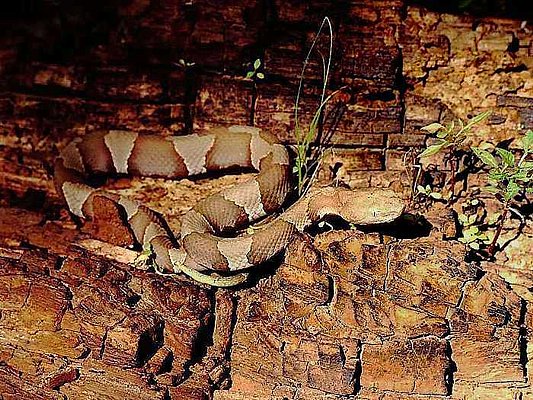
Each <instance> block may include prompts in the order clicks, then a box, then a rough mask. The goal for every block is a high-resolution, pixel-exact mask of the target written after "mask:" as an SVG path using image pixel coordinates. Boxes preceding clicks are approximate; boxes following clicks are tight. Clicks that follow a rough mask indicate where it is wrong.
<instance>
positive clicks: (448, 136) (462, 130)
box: [419, 111, 491, 158]
mask: <svg viewBox="0 0 533 400" xmlns="http://www.w3.org/2000/svg"><path fill="white" fill-rule="evenodd" d="M490 114H491V112H490V111H485V112H483V113H481V114H479V115H476V116H475V117H473V118H472V119H470V120H469V121H468V122H467V123H466V125H465V123H464V122H463V121H462V120H461V119H459V120H458V125H457V126H456V124H455V122H454V121H452V122H451V123H450V124H448V125H447V126H444V125H442V124H439V123H438V122H434V123H432V124H429V125H426V126H424V127H422V128H420V129H421V130H423V131H426V132H428V133H430V134H434V135H436V137H437V139H436V141H435V143H433V144H432V145H430V146H428V147H427V148H426V149H425V150H424V151H423V152H422V153H420V156H419V157H420V158H424V157H429V156H431V155H433V154H436V153H438V152H440V151H441V150H444V149H447V148H450V149H451V150H452V151H454V150H459V148H460V146H461V145H462V144H463V142H464V141H465V139H466V138H467V137H468V134H469V133H470V132H471V131H472V128H473V127H474V126H475V125H476V124H479V123H480V122H481V121H483V120H484V119H485V118H487V117H488V116H489V115H490Z"/></svg>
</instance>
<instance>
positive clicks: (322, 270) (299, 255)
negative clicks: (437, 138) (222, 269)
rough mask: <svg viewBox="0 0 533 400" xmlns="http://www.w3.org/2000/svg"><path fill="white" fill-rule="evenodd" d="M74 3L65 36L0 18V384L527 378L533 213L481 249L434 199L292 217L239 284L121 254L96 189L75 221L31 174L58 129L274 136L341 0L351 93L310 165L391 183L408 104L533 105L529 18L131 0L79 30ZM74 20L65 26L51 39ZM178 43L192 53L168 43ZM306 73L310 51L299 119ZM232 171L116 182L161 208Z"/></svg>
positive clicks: (48, 389)
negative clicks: (392, 221)
mask: <svg viewBox="0 0 533 400" xmlns="http://www.w3.org/2000/svg"><path fill="white" fill-rule="evenodd" d="M91 10H92V13H90V14H89V15H83V20H84V21H82V22H79V21H80V19H79V18H78V20H76V18H73V19H72V20H71V21H66V25H65V26H64V27H63V28H65V29H64V32H63V33H62V34H61V35H57V32H55V31H54V29H55V28H54V27H53V26H52V27H51V26H50V25H47V24H46V22H44V21H40V22H37V24H38V26H39V27H40V28H42V29H35V26H36V25H34V24H32V25H31V27H30V29H29V30H28V31H27V32H26V34H28V32H30V33H31V32H40V33H42V34H43V36H41V37H40V38H35V39H36V40H28V37H27V36H26V37H24V36H22V37H5V36H4V35H3V34H0V88H1V89H2V93H0V117H1V118H0V154H1V157H0V170H1V172H0V186H1V188H2V192H1V195H0V204H1V206H2V208H0V294H1V296H0V394H1V396H3V398H8V399H9V398H16V399H26V398H27V399H64V398H65V397H68V398H80V399H84V398H87V399H89V398H95V397H98V398H111V399H113V398H116V399H123V398H141V399H143V398H146V399H153V398H155V399H159V398H160V399H185V398H187V399H209V398H215V399H224V400H228V399H257V400H261V399H270V398H274V399H285V398H287V399H293V398H300V399H329V400H335V399H344V400H346V399H354V400H355V399H387V400H392V399H398V400H399V399H417V400H420V399H425V400H427V399H431V400H433V399H442V398H443V396H446V395H448V397H447V398H450V399H486V398H523V399H525V398H528V397H530V396H533V393H531V392H532V391H531V388H530V383H529V382H531V376H530V375H531V373H530V370H531V368H530V365H529V360H530V359H531V357H532V356H533V351H532V348H531V343H530V339H529V335H530V332H531V327H532V319H531V313H530V309H531V301H532V300H533V296H531V290H530V288H531V287H532V286H533V284H532V283H531V282H532V279H533V277H532V275H531V272H530V265H528V261H529V262H530V258H528V256H529V254H528V253H527V252H526V251H525V249H528V245H530V243H531V237H532V233H531V228H529V229H530V230H529V231H527V230H526V231H524V235H523V236H522V237H521V238H520V239H519V240H515V241H513V242H512V243H511V244H510V245H509V246H508V247H507V249H506V257H508V258H505V257H504V258H501V259H498V261H497V263H494V264H487V265H484V271H480V270H479V269H477V267H476V266H475V265H470V264H468V263H465V262H464V259H463V255H464V252H463V248H462V246H459V245H457V244H453V243H452V242H451V241H450V238H452V237H454V235H455V226H454V224H453V223H452V217H451V216H449V215H441V216H439V215H427V216H426V217H427V219H428V221H429V222H430V223H431V224H432V225H433V227H432V230H431V236H430V237H427V238H425V237H424V238H418V239H407V238H405V239H401V240H398V239H390V238H381V237H380V236H379V235H377V234H370V233H369V234H362V233H353V232H352V233H347V232H342V233H327V234H322V235H320V236H319V237H317V238H316V239H311V238H305V237H304V238H297V239H295V240H294V242H293V243H292V245H291V246H290V248H289V249H288V252H287V255H286V258H285V259H284V260H279V264H281V266H279V268H277V269H276V266H277V265H278V264H276V265H274V264H271V265H266V266H265V272H264V273H263V274H261V275H260V276H259V277H258V278H257V283H256V284H255V285H252V286H251V287H246V288H241V289H239V290H238V291H235V292H233V291H231V292H223V291H217V292H214V291H212V290H207V289H203V288H199V287H197V286H194V285H191V283H190V282H189V281H187V280H185V279H183V280H182V279H178V280H174V279H165V278H163V277H161V276H158V275H155V274H153V273H151V272H149V271H147V270H141V269H136V268H134V267H133V262H134V260H135V255H136V253H134V252H132V251H131V250H127V249H123V248H119V247H115V246H113V244H116V245H130V244H132V243H133V240H132V237H131V236H129V232H128V231H127V230H125V229H124V227H123V226H122V225H121V224H120V218H119V216H118V211H117V210H116V209H113V207H111V206H110V204H107V205H106V204H103V205H102V207H101V210H102V213H101V214H100V215H99V220H98V219H97V221H95V223H94V224H91V225H85V226H83V227H82V228H81V230H80V229H77V227H76V224H75V222H74V221H72V220H70V219H69V217H68V216H67V215H66V213H65V211H64V210H62V211H58V208H57V198H56V197H54V192H53V187H52V186H53V185H52V180H51V174H50V172H51V168H50V167H51V165H52V164H53V161H54V159H55V157H56V156H57V154H58V150H59V149H60V148H63V147H64V145H65V144H66V143H68V142H69V141H70V140H71V139H72V138H74V137H78V136H81V135H84V134H85V133H86V132H88V131H91V130H93V129H97V128H105V129H113V128H119V129H131V130H134V131H136V132H140V133H154V132H159V133H161V134H162V135H169V134H175V133H176V132H180V133H189V132H190V131H192V130H194V129H197V128H200V127H208V126H211V125H218V124H220V123H227V124H249V123H250V122H253V123H254V124H255V125H257V126H260V127H262V128H266V129H269V130H274V131H275V132H278V134H279V137H280V139H282V140H284V141H287V142H291V141H292V135H291V129H292V128H293V126H294V120H293V106H294V96H295V93H296V82H297V77H298V74H299V73H300V69H301V62H302V60H303V58H304V57H305V53H306V52H307V49H308V47H309V43H310V41H311V40H312V34H313V32H314V31H315V29H316V27H317V26H318V24H319V23H320V19H321V16H322V15H324V14H326V13H327V14H328V15H330V16H331V17H332V19H333V20H337V21H339V22H338V25H337V29H336V44H335V45H336V47H337V50H338V52H337V54H336V56H335V59H334V64H335V65H334V67H333V70H334V71H335V73H334V76H333V77H332V86H331V88H332V89H337V88H339V87H342V86H345V85H346V86H348V90H347V91H348V94H349V95H351V98H350V99H349V100H348V104H346V109H345V111H344V118H343V119H341V121H340V123H339V126H338V130H337V132H336V134H335V138H334V140H336V141H337V143H338V144H341V145H343V147H342V148H339V149H336V151H335V152H333V153H332V154H330V155H328V158H327V159H326V162H325V165H326V168H325V169H324V171H322V172H321V175H320V177H321V178H324V179H326V180H327V179H330V178H332V177H337V178H338V179H339V180H342V181H344V182H346V183H348V184H349V185H350V186H352V187H355V186H363V187H368V186H384V187H389V186H393V187H395V188H397V189H399V190H401V189H403V188H404V187H405V183H406V182H408V180H407V179H404V175H405V161H404V156H405V155H406V153H407V152H408V151H413V149H417V148H419V147H420V146H422V145H423V144H424V143H425V137H424V135H421V134H420V132H419V130H418V128H419V127H420V126H422V125H425V124H426V123H429V122H433V121H436V120H440V121H446V120H448V119H449V118H451V117H453V116H462V117H464V116H466V115H467V114H469V113H476V112H478V111H483V110H484V109H485V108H493V109H495V110H496V112H495V113H494V114H493V116H492V117H491V119H490V120H489V122H488V128H487V132H488V133H487V137H490V138H491V139H494V140H500V139H507V138H509V137H510V136H508V135H510V134H511V133H512V132H513V131H514V130H515V128H516V125H518V124H521V125H522V126H523V127H524V128H531V127H532V123H533V122H532V121H533V119H532V118H531V115H532V113H531V110H532V102H531V98H533V94H532V92H531V90H532V86H531V68H532V64H531V54H532V48H531V46H532V43H533V40H532V34H531V29H530V28H529V27H528V26H526V27H525V28H524V27H521V24H520V22H518V21H508V20H501V19H500V20H498V19H473V18H470V17H460V16H451V15H442V14H437V13H433V12H429V11H427V10H423V9H420V8H417V7H406V6H405V4H404V2H403V1H394V2H391V1H375V0H372V1H370V0H363V1H360V2H335V3H333V2H323V1H319V2H315V1H312V2H299V1H288V2H287V1H284V2H281V1H278V0H276V1H274V2H262V1H257V2H255V1H251V2H246V3H239V2H233V3H232V4H231V5H228V6H227V7H220V5H219V4H218V3H217V2H201V3H199V2H189V1H175V0H161V1H158V2H152V1H144V0H141V1H137V0H132V1H127V2H122V3H121V5H120V7H119V8H117V12H116V14H114V15H113V18H111V20H112V21H115V22H116V21H117V19H120V23H116V24H115V22H113V24H112V25H111V26H107V27H106V26H104V27H103V28H104V32H103V34H102V31H100V35H99V37H98V40H101V42H91V40H90V39H91V38H90V37H88V36H89V34H88V33H87V32H89V31H91V32H92V27H93V26H94V24H92V23H93V22H94V21H98V22H101V21H104V22H105V21H107V19H106V17H107V16H106V15H101V14H100V13H101V12H109V11H102V10H94V9H92V8H91ZM106 10H107V9H106ZM87 17H89V18H87ZM50 20H53V19H50ZM76 21H78V22H76ZM211 21H215V23H211ZM272 21H274V22H275V23H272ZM80 23H81V26H79V24H80ZM86 24H87V25H86ZM88 25H91V29H88V30H87V29H83V28H85V27H87V26H88ZM104 25H105V23H104ZM228 27H230V28H228ZM78 28H81V29H78ZM273 28H274V29H273ZM69 29H70V31H69ZM98 29H102V26H99V28H98ZM106 29H107V31H106ZM528 29H529V30H528ZM74 31H76V32H80V34H81V36H80V43H79V44H78V45H79V47H76V48H75V49H73V50H72V54H67V55H65V54H59V55H58V53H60V50H61V49H70V48H71V47H70V46H69V45H68V44H69V42H68V37H70V36H72V32H74ZM84 35H85V36H84ZM30 36H31V35H30ZM56 37H59V39H58V40H57V41H56V40H55V39H56ZM65 40H67V46H65V43H64V41H65ZM258 55H260V56H264V57H263V62H264V65H265V68H266V70H265V73H266V76H267V79H266V80H265V81H263V82H259V83H258V84H257V87H254V85H253V83H252V82H251V81H250V80H246V79H245V78H243V75H244V72H245V71H243V69H245V68H244V67H243V65H244V64H246V63H249V62H250V61H253V60H254V59H255V57H257V56H258ZM180 58H183V59H184V61H186V62H196V66H194V67H191V68H189V67H187V68H181V67H177V66H175V64H174V63H176V61H177V60H179V59H180ZM139 60H141V61H142V62H138V61H139ZM319 78H320V74H319V69H318V68H317V64H316V63H314V64H312V65H311V68H310V74H309V86H312V87H313V89H311V90H310V92H311V96H309V98H306V99H304V101H303V102H302V115H303V117H304V119H306V118H307V119H308V118H309V114H310V113H312V112H313V107H314V106H316V102H315V101H314V100H315V98H316V94H317V93H318V92H319V87H318V85H319ZM369 171H372V172H371V173H369ZM245 179H246V178H244V177H240V176H239V177H236V176H231V177H224V178H220V179H219V181H218V183H212V182H210V181H207V180H199V181H188V180H185V181H182V182H180V183H179V185H176V184H175V183H169V182H163V181H162V180H159V179H146V180H143V181H139V180H134V182H133V184H132V185H131V188H129V189H125V190H124V185H123V184H122V183H121V182H120V181H119V182H116V183H115V184H114V185H113V187H114V188H115V189H117V188H118V189H123V190H122V192H124V193H127V194H129V195H132V196H133V197H135V198H136V199H137V200H140V201H142V202H143V203H145V204H147V205H149V206H150V207H154V208H156V209H158V210H159V211H161V212H163V213H165V214H166V215H171V216H179V215H181V214H183V213H184V212H185V211H186V210H187V209H188V208H189V207H190V205H191V204H192V203H194V202H196V201H198V199H200V198H202V197H205V196H207V195H208V194H209V193H212V192H213V191H216V190H218V189H220V188H222V187H227V186H228V185H230V184H233V183H235V182H242V181H243V180H245ZM143 190H144V191H143ZM45 194H46V196H45ZM45 198H46V202H45V201H44V200H45ZM177 199H180V200H177ZM30 210H33V211H30ZM441 211H442V210H440V211H439V210H436V211H435V212H436V213H441ZM176 221H178V219H177V218H174V219H172V220H171V227H172V228H173V230H174V231H177V230H178V229H179V226H178V225H179V223H178V222H176ZM102 222H105V224H103V223H102ZM406 229H407V228H406ZM97 239H101V240H102V241H99V240H97ZM443 239H444V241H443ZM104 241H105V242H104ZM110 243H111V244H110ZM502 278H503V279H505V280H503V279H502ZM509 284H510V286H509ZM519 296H520V297H519ZM1 396H0V397H1Z"/></svg>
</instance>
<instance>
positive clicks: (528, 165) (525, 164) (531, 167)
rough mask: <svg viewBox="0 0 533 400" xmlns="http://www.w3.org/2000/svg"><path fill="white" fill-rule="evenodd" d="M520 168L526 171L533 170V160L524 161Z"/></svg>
mask: <svg viewBox="0 0 533 400" xmlns="http://www.w3.org/2000/svg"><path fill="white" fill-rule="evenodd" d="M520 169H522V170H526V171H532V170H533V162H531V161H523V162H522V164H520Z"/></svg>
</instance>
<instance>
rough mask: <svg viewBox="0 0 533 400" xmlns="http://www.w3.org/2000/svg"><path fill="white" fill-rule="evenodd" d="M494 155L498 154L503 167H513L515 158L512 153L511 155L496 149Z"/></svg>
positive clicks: (503, 150) (508, 152)
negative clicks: (503, 164)
mask: <svg viewBox="0 0 533 400" xmlns="http://www.w3.org/2000/svg"><path fill="white" fill-rule="evenodd" d="M496 153H498V155H499V156H500V157H501V158H502V160H503V162H504V163H505V165H507V166H509V167H514V163H515V158H514V154H513V153H511V152H510V151H509V150H505V149H501V148H499V147H496Z"/></svg>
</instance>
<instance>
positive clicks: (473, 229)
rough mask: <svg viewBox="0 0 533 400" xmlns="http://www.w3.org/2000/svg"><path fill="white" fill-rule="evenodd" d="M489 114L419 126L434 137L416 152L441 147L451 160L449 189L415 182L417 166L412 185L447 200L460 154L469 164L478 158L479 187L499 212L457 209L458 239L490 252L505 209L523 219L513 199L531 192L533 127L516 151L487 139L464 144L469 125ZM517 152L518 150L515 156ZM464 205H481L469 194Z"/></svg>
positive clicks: (426, 154)
mask: <svg viewBox="0 0 533 400" xmlns="http://www.w3.org/2000/svg"><path fill="white" fill-rule="evenodd" d="M489 115H490V111H487V112H484V113H481V114H479V115H477V116H475V117H473V118H472V119H470V120H469V121H468V122H467V123H466V124H465V123H464V122H463V121H461V120H458V123H457V124H456V123H454V122H452V123H450V124H448V125H446V126H444V125H442V124H440V123H436V122H435V123H432V124H429V125H427V126H424V127H423V128H421V129H422V130H424V131H425V132H428V133H429V134H431V135H435V141H434V142H433V143H432V144H430V145H429V146H428V147H427V148H426V149H424V151H422V153H420V155H419V158H421V159H422V158H425V157H429V156H432V155H435V154H437V153H440V152H442V151H445V152H446V155H445V158H444V160H445V162H446V161H449V162H450V163H451V178H450V180H449V184H450V188H449V193H442V192H437V191H435V190H434V188H432V186H431V185H425V186H424V185H419V184H418V179H419V177H420V174H421V170H422V168H421V167H419V170H418V173H417V175H416V176H415V182H414V183H413V188H416V193H417V195H418V194H421V195H423V196H425V197H426V198H430V199H433V200H440V199H444V200H448V199H450V198H452V197H453V196H454V185H455V183H456V173H457V169H458V166H459V163H460V162H461V160H462V159H463V157H464V158H467V159H470V160H472V161H473V163H472V162H471V165H470V167H471V168H472V166H475V165H476V164H477V163H478V161H476V160H479V161H481V163H482V168H485V169H488V178H487V179H488V182H487V185H486V186H485V187H484V188H483V190H484V191H485V192H488V193H492V194H493V195H494V196H495V197H496V199H497V200H498V201H499V202H500V203H501V204H502V212H501V213H496V214H493V215H489V216H488V217H485V216H486V210H485V216H480V215H478V213H477V212H472V211H470V212H468V213H467V212H464V213H460V214H459V216H458V220H459V224H460V225H461V226H462V236H461V237H459V239H458V240H459V241H460V242H462V243H464V244H466V245H467V246H468V247H470V248H471V249H473V250H480V249H481V248H482V247H486V246H488V247H486V248H487V253H488V254H489V255H490V256H494V254H495V252H496V247H497V242H498V238H499V237H500V234H501V232H502V229H503V226H504V223H505V221H506V219H507V217H508V215H509V213H515V214H516V215H518V216H519V218H520V219H521V220H522V221H523V222H524V221H525V219H524V217H523V216H522V215H520V213H519V212H518V210H517V207H513V201H516V199H517V198H518V199H520V198H522V199H524V198H525V197H526V195H527V194H528V193H532V192H533V188H532V187H531V182H532V180H533V161H531V157H530V155H531V154H532V153H533V131H531V130H529V131H528V132H526V134H525V135H524V137H523V138H522V140H521V141H522V148H521V150H519V151H517V152H512V151H510V150H507V149H504V148H501V147H494V146H492V145H490V144H488V143H482V144H481V145H480V146H478V147H473V146H472V147H470V146H468V145H467V143H466V142H467V138H468V137H469V135H470V133H471V131H472V128H473V127H474V126H475V125H476V124H478V123H480V122H481V121H483V120H484V119H486V118H487V117H488V116H489ZM518 153H521V155H520V156H519V157H518ZM478 170H479V169H478ZM448 206H450V204H448ZM464 206H466V207H467V208H469V209H470V210H473V209H476V210H477V209H478V208H479V207H482V204H481V203H480V201H479V200H478V199H477V198H473V199H470V200H469V201H467V202H466V203H464V204H463V207H464ZM494 230H495V232H494Z"/></svg>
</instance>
